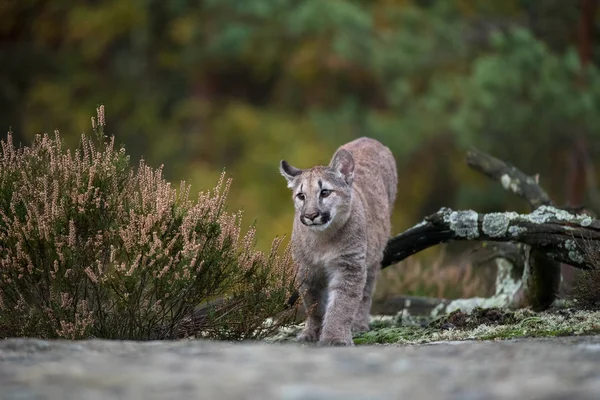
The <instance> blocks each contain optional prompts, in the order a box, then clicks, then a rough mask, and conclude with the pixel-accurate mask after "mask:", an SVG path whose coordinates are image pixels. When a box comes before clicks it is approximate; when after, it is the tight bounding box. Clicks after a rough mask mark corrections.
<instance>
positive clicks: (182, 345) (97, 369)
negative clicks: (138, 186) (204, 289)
mask: <svg viewBox="0 0 600 400" xmlns="http://www.w3.org/2000/svg"><path fill="white" fill-rule="evenodd" d="M598 398H600V337H597V336H579V337H562V338H542V339H519V340H502V341H495V342H494V341H462V342H456V341H450V342H443V343H438V344H428V345H393V346H392V345H371V346H356V347H353V348H319V347H313V346H301V345H298V344H292V343H275V344H267V343H247V342H246V343H237V344H232V343H223V342H209V341H203V340H196V341H194V340H186V341H178V342H123V341H99V340H91V341H80V342H70V341H40V340H33V339H7V340H3V341H0V399H61V400H62V399H65V400H67V399H223V400H226V399H257V400H258V399H261V400H262V399H285V400H309V399H310V400H317V399H343V400H354V399H381V400H384V399H385V400H387V399H411V400H419V399H435V400H444V399H457V400H458V399H460V400H477V399H482V400H483V399H486V400H487V399H531V400H533V399H570V400H573V399H598Z"/></svg>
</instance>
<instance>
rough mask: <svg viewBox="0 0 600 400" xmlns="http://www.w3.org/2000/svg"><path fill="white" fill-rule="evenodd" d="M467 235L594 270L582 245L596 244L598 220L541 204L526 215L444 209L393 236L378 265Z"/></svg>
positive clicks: (402, 258) (599, 223) (599, 236)
mask: <svg viewBox="0 0 600 400" xmlns="http://www.w3.org/2000/svg"><path fill="white" fill-rule="evenodd" d="M465 240H469V241H473V240H477V241H490V242H519V243H523V244H526V245H528V246H530V247H531V248H532V249H535V250H539V251H541V252H543V253H544V255H545V256H546V257H548V258H550V259H551V260H555V261H559V262H564V263H567V264H570V265H573V266H575V267H577V268H582V269H593V268H594V265H592V264H591V263H590V260H589V258H588V257H586V251H585V248H586V247H587V246H589V245H590V243H599V244H600V221H598V220H595V219H592V218H591V217H590V216H587V215H577V214H571V213H569V212H567V211H564V210H560V209H558V208H556V207H552V206H541V207H539V208H537V209H536V210H535V211H534V212H533V213H530V214H517V213H516V212H503V213H489V214H479V213H477V212H475V211H472V210H466V211H453V210H451V209H449V208H442V209H440V210H439V211H438V212H436V213H434V214H432V215H430V216H428V217H426V218H425V219H424V220H423V221H422V222H420V223H419V224H417V225H415V226H414V227H412V228H410V229H408V230H407V231H405V232H403V233H401V234H400V235H397V236H395V237H393V238H391V239H390V240H389V241H388V244H387V247H386V249H385V252H384V258H383V262H382V268H385V267H388V266H390V265H392V264H394V263H397V262H399V261H402V260H404V259H405V258H407V257H409V256H411V255H413V254H415V253H418V252H420V251H422V250H425V249H427V248H429V247H431V246H434V245H437V244H440V243H446V242H450V241H465Z"/></svg>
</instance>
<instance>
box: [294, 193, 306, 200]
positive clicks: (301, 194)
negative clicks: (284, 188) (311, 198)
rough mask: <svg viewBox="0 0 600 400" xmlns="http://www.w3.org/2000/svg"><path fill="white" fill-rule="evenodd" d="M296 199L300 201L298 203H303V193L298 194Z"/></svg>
mask: <svg viewBox="0 0 600 400" xmlns="http://www.w3.org/2000/svg"><path fill="white" fill-rule="evenodd" d="M296 197H297V198H298V200H300V201H304V198H305V197H304V193H298V194H297V195H296Z"/></svg>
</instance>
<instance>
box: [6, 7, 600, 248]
mask: <svg viewBox="0 0 600 400" xmlns="http://www.w3.org/2000/svg"><path fill="white" fill-rule="evenodd" d="M579 12H580V9H579V6H578V3H577V2H566V1H531V0H527V1H524V0H507V1H502V2H499V1H495V2H482V1H476V0H437V1H435V0H434V1H431V0H428V1H424V0H398V1H388V0H374V1H365V0H339V1H319V0H306V1H302V2H297V1H292V0H245V1H243V2H240V1H237V0H207V1H202V2H186V1H169V2H160V1H157V0H147V1H139V2H133V3H129V2H126V3H124V2H122V1H118V0H106V1H102V2H93V3H90V2H80V3H78V4H72V2H69V1H64V0H57V1H53V2H44V1H41V0H26V1H20V2H6V5H3V6H0V17H2V20H3V21H5V23H4V24H3V25H2V27H0V36H2V38H3V39H5V40H3V43H8V44H10V45H7V46H5V50H4V51H3V53H2V54H1V55H0V56H1V57H2V59H1V61H2V62H1V63H0V72H1V73H0V124H2V125H3V127H4V128H5V129H6V128H8V127H9V126H12V127H13V128H14V129H13V131H14V132H15V135H17V136H15V138H16V139H15V140H16V141H17V142H23V143H28V142H29V141H31V140H32V139H33V138H34V137H35V135H36V134H38V133H40V132H43V129H44V128H45V127H47V126H52V127H55V128H57V129H60V130H61V132H73V133H75V132H84V131H86V129H88V122H89V118H88V110H89V109H90V108H92V107H95V106H96V105H97V104H98V103H99V102H102V101H110V104H111V110H112V114H113V115H114V118H113V119H112V121H113V122H114V127H113V126H109V127H108V130H109V131H110V133H111V134H114V135H115V137H116V138H117V141H118V142H119V143H124V145H125V146H126V148H127V149H128V153H129V154H130V155H131V156H132V158H133V159H134V160H137V159H139V158H141V156H142V155H143V156H144V157H145V159H146V160H147V161H148V163H149V164H150V165H161V164H164V165H165V169H164V173H165V177H166V178H167V179H169V180H172V181H177V180H179V179H181V178H182V177H186V178H188V177H189V178H190V182H191V183H192V184H193V185H194V186H199V187H206V186H207V185H209V184H212V182H214V180H216V179H217V177H218V175H219V174H220V172H221V171H222V169H223V167H225V168H226V169H227V172H228V175H229V176H231V177H233V178H234V179H235V181H236V185H235V186H234V187H233V188H232V193H231V196H230V205H231V206H232V207H234V208H236V209H237V208H242V207H243V208H244V210H245V211H246V212H247V213H249V214H251V215H252V216H257V217H258V222H257V223H258V226H259V227H260V229H259V232H260V233H259V235H258V237H257V245H258V247H259V248H263V249H267V248H268V246H269V244H270V241H271V240H270V238H271V237H273V236H274V235H276V234H281V233H283V232H289V230H290V228H291V218H292V213H293V208H292V206H291V204H290V202H289V193H288V192H287V189H286V188H285V184H284V182H283V180H282V179H281V178H280V177H278V176H277V175H278V173H277V163H278V162H279V160H280V159H282V158H285V159H288V160H289V161H290V162H292V163H293V164H295V165H303V166H309V165H312V164H315V163H326V162H327V161H328V159H329V157H330V156H331V154H332V153H333V151H334V150H335V148H336V147H337V146H338V145H340V144H341V143H343V142H345V141H347V140H351V139H353V138H355V137H357V136H361V135H367V136H372V137H375V138H377V139H380V140H381V141H382V142H384V143H385V144H386V145H388V146H389V147H390V148H391V150H392V151H393V153H394V154H395V156H396V158H397V161H398V165H399V176H400V177H401V179H400V182H401V188H400V193H401V194H402V195H401V196H399V199H398V201H397V206H396V210H395V212H394V229H395V230H396V231H400V230H403V229H405V228H407V227H408V226H410V225H412V224H413V223H416V222H418V221H419V220H420V219H421V218H422V216H423V215H426V214H428V213H431V212H433V211H436V210H437V209H439V208H440V207H441V206H449V207H453V208H466V207H468V208H476V209H478V210H480V211H497V210H500V209H516V208H518V207H524V206H523V204H522V203H520V202H518V201H514V200H513V199H511V196H510V195H508V194H506V193H504V192H503V191H502V189H501V188H500V187H499V186H498V185H497V184H495V183H490V182H489V181H487V180H484V179H478V178H477V177H475V174H474V173H473V172H472V171H470V170H469V169H468V168H465V167H464V162H463V156H464V152H463V151H464V150H465V148H468V147H470V146H475V147H479V148H481V149H482V150H486V151H489V152H491V153H492V154H493V155H496V156H498V157H502V158H505V159H506V160H507V161H509V162H511V163H513V164H515V165H517V166H518V167H519V168H521V169H522V170H524V171H525V172H527V173H530V174H535V173H539V174H540V176H541V183H542V184H543V185H544V187H545V188H546V189H547V190H548V191H549V192H550V194H551V196H552V198H553V199H554V200H555V201H556V202H558V203H561V202H563V201H564V199H563V193H564V182H565V181H566V174H567V172H566V170H567V168H565V162H566V159H567V154H566V153H567V151H568V150H569V148H570V147H571V146H572V145H573V142H574V141H575V138H577V139H580V138H584V139H588V143H593V140H591V139H594V138H595V135H596V132H598V131H599V128H600V126H599V121H598V118H599V117H598V116H597V113H595V112H594V110H595V109H597V108H598V101H599V100H598V93H600V90H599V89H600V88H599V87H598V85H599V82H600V80H599V79H598V71H597V68H596V65H597V63H598V61H599V54H600V53H598V52H595V53H594V54H593V55H592V63H591V64H590V65H588V66H587V67H586V68H585V69H583V68H582V67H581V66H580V65H579V64H580V63H579V60H578V56H577V53H576V51H575V48H576V45H577V43H575V41H574V35H573V32H575V30H576V28H577V23H578V18H579ZM64 139H65V142H66V143H67V144H68V145H70V146H75V145H77V143H78V142H79V134H78V133H77V134H73V135H65V136H64ZM590 151H591V152H595V151H597V149H596V148H595V147H594V146H592V145H590ZM520 211H524V209H521V210H520Z"/></svg>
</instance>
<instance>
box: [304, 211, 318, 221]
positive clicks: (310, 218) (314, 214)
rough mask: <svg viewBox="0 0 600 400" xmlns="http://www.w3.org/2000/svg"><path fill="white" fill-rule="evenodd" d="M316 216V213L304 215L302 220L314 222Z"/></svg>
mask: <svg viewBox="0 0 600 400" xmlns="http://www.w3.org/2000/svg"><path fill="white" fill-rule="evenodd" d="M318 216H319V213H318V212H314V213H310V214H308V213H307V214H304V218H306V219H309V220H311V221H312V220H314V219H315V218H317V217H318Z"/></svg>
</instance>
